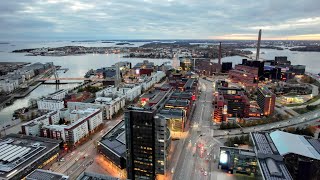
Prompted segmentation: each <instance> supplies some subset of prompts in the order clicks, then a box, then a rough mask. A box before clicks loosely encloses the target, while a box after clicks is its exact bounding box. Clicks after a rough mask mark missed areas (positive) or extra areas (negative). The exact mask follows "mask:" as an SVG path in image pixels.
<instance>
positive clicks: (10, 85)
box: [0, 79, 19, 93]
mask: <svg viewBox="0 0 320 180" xmlns="http://www.w3.org/2000/svg"><path fill="white" fill-rule="evenodd" d="M18 87H19V82H18V80H15V79H13V80H0V89H1V90H2V91H4V92H7V93H11V92H12V91H13V90H15V89H16V88H18Z"/></svg>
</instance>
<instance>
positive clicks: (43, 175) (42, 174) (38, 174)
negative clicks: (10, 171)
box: [26, 169, 69, 180]
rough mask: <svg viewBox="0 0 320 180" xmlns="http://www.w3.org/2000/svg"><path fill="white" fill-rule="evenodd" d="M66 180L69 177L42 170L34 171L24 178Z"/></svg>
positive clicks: (29, 179)
mask: <svg viewBox="0 0 320 180" xmlns="http://www.w3.org/2000/svg"><path fill="white" fill-rule="evenodd" d="M68 179H69V176H66V175H64V174H60V173H56V172H52V171H48V170H43V169H36V170H35V171H33V172H32V173H31V174H29V175H28V176H27V177H26V180H68Z"/></svg>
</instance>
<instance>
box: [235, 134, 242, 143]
mask: <svg viewBox="0 0 320 180" xmlns="http://www.w3.org/2000/svg"><path fill="white" fill-rule="evenodd" d="M240 143H241V142H240V139H239V137H238V136H236V137H234V144H240Z"/></svg>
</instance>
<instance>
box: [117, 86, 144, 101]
mask: <svg viewBox="0 0 320 180" xmlns="http://www.w3.org/2000/svg"><path fill="white" fill-rule="evenodd" d="M119 90H120V91H122V92H123V94H125V96H126V100H127V101H133V100H134V99H135V98H137V97H139V96H140V95H141V92H142V88H141V86H140V85H138V86H133V87H124V88H120V89H119Z"/></svg>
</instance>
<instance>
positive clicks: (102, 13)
mask: <svg viewBox="0 0 320 180" xmlns="http://www.w3.org/2000/svg"><path fill="white" fill-rule="evenodd" d="M319 8H320V1H319V0H290V1H288V0H5V1H1V3H0V40H18V39H19V40H22V39H23V40H28V39H39V40H63V39H68V40H69V39H70V40H71V39H253V38H254V39H256V36H257V33H258V30H259V29H260V28H261V29H262V30H263V39H318V40H320V13H319V12H320V11H319Z"/></svg>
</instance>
